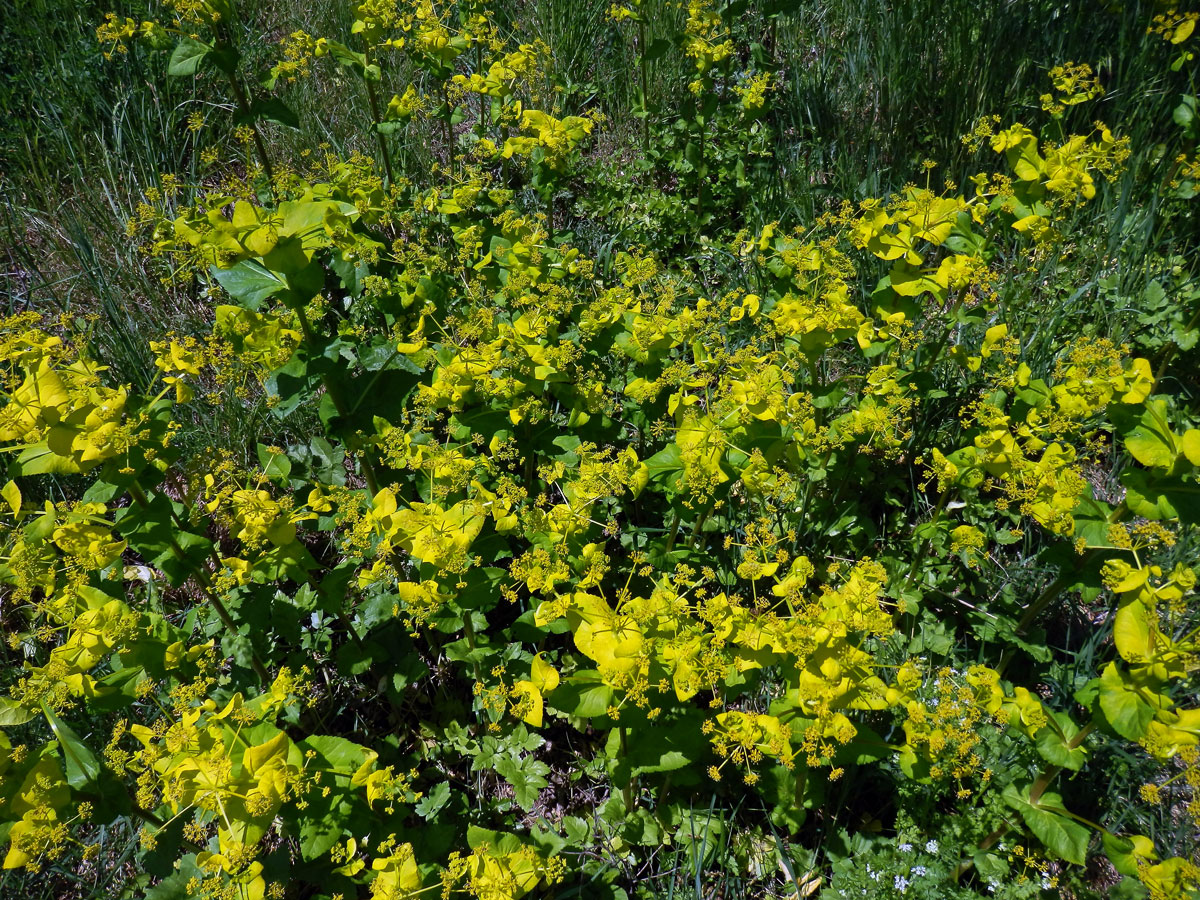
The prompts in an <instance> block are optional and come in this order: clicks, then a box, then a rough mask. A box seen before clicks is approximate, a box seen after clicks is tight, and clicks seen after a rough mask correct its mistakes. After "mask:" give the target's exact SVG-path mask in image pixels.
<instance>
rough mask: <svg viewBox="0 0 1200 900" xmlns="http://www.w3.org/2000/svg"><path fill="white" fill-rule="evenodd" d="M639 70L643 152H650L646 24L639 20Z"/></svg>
mask: <svg viewBox="0 0 1200 900" xmlns="http://www.w3.org/2000/svg"><path fill="white" fill-rule="evenodd" d="M638 68H639V69H641V76H642V152H643V153H648V152H649V151H650V109H649V105H648V104H649V94H648V93H647V88H646V22H645V21H644V20H642V19H639V20H638Z"/></svg>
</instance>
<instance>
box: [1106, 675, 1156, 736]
mask: <svg viewBox="0 0 1200 900" xmlns="http://www.w3.org/2000/svg"><path fill="white" fill-rule="evenodd" d="M1098 686H1099V700H1100V709H1101V711H1102V712H1103V713H1104V718H1105V719H1107V720H1108V724H1109V725H1111V726H1112V729H1113V731H1115V732H1116V733H1117V734H1119V735H1121V737H1123V738H1127V739H1129V740H1131V741H1137V740H1141V738H1142V737H1144V736H1145V734H1146V729H1147V727H1149V725H1150V720H1151V719H1153V718H1154V707H1152V706H1151V705H1150V704H1149V703H1147V702H1146V701H1145V700H1143V699H1142V698H1141V697H1140V696H1139V695H1138V692H1137V688H1136V686H1134V685H1133V684H1131V683H1130V682H1129V681H1128V679H1127V678H1126V677H1125V674H1124V673H1123V672H1121V670H1119V669H1118V668H1117V665H1116V663H1109V664H1108V668H1106V669H1105V670H1104V673H1103V674H1102V675H1101V676H1100V681H1099V685H1098Z"/></svg>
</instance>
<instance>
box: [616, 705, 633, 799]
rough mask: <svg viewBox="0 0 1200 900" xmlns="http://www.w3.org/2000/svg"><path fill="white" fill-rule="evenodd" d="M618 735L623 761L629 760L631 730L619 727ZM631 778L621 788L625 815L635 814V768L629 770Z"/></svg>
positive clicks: (622, 726)
mask: <svg viewBox="0 0 1200 900" xmlns="http://www.w3.org/2000/svg"><path fill="white" fill-rule="evenodd" d="M617 733H618V735H619V738H620V741H621V759H623V760H625V761H627V762H628V760H629V729H628V728H626V727H625V726H624V725H621V726H618V729H617ZM629 772H630V775H629V778H628V779H627V780H626V782H625V786H624V787H622V788H621V800H622V801H623V802H624V803H625V814H626V815H629V814H630V813H631V812H633V767H632V766H630V768H629Z"/></svg>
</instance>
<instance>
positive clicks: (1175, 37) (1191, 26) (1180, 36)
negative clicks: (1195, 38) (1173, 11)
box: [1171, 19, 1196, 44]
mask: <svg viewBox="0 0 1200 900" xmlns="http://www.w3.org/2000/svg"><path fill="white" fill-rule="evenodd" d="M1195 30H1196V20H1195V19H1184V20H1183V21H1182V22H1180V23H1179V24H1178V25H1176V26H1175V32H1174V33H1173V34H1172V35H1171V43H1172V44H1182V43H1183V42H1184V41H1186V40H1187V39H1188V38H1190V37H1191V36H1192V32H1193V31H1195Z"/></svg>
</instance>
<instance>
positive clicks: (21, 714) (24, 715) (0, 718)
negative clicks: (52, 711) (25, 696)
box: [0, 697, 37, 728]
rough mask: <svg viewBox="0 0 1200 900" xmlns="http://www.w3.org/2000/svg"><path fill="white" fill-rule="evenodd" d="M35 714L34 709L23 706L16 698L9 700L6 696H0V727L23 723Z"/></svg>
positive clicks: (10, 726)
mask: <svg viewBox="0 0 1200 900" xmlns="http://www.w3.org/2000/svg"><path fill="white" fill-rule="evenodd" d="M36 715H37V711H36V710H32V709H30V708H29V707H27V706H23V705H21V704H20V703H18V702H17V701H16V700H10V699H9V698H8V697H0V728H12V727H13V726H14V725H24V724H25V723H26V722H28V721H30V720H31V719H33V718H34V717H35V716H36Z"/></svg>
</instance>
